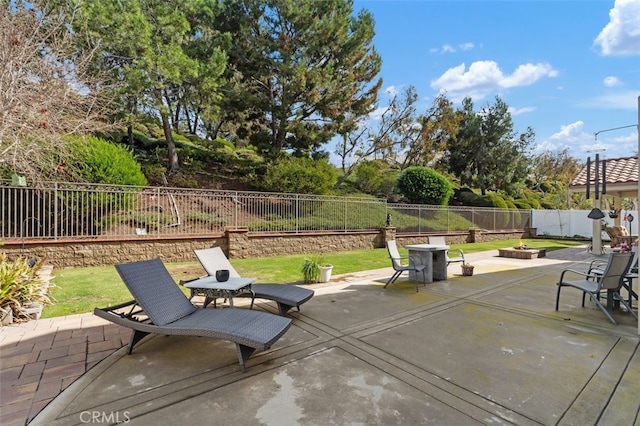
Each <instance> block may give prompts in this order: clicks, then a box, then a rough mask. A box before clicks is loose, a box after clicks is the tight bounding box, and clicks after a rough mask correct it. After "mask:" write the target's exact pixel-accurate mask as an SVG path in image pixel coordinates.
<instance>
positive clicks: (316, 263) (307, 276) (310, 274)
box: [301, 255, 326, 284]
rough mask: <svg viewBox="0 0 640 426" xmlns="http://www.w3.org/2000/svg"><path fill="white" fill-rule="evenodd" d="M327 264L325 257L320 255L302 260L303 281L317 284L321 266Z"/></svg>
mask: <svg viewBox="0 0 640 426" xmlns="http://www.w3.org/2000/svg"><path fill="white" fill-rule="evenodd" d="M321 266H326V264H325V263H324V258H323V257H322V256H320V255H315V256H309V257H306V258H305V259H304V261H303V262H302V268H301V271H302V281H303V282H304V283H305V284H315V283H317V282H318V276H319V275H320V267H321Z"/></svg>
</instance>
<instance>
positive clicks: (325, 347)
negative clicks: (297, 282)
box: [0, 248, 640, 425]
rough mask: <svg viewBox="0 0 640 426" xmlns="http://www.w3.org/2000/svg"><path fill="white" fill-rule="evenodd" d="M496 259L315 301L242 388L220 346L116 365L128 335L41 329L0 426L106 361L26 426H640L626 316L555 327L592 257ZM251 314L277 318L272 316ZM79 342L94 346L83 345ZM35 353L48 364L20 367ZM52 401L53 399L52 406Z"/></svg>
mask: <svg viewBox="0 0 640 426" xmlns="http://www.w3.org/2000/svg"><path fill="white" fill-rule="evenodd" d="M497 254H498V253H497V250H495V251H492V252H485V253H477V254H470V255H466V257H467V258H468V259H467V260H468V261H469V262H471V263H473V264H474V266H475V274H474V276H473V277H462V276H461V272H460V267H459V265H451V266H450V267H449V279H448V280H446V281H438V282H434V283H431V284H427V285H426V286H425V287H422V286H421V287H420V291H419V292H418V293H416V292H415V286H414V285H413V283H408V282H403V281H405V280H406V275H404V276H403V277H402V278H400V279H399V280H398V282H397V284H396V285H394V286H393V287H388V288H387V289H382V286H383V285H384V283H385V282H386V280H387V279H388V277H389V276H390V275H391V274H392V270H391V268H385V269H381V270H376V271H367V272H364V273H361V274H348V275H345V276H337V277H335V279H334V280H333V282H332V283H330V284H326V285H315V286H314V290H315V291H316V295H315V297H314V298H313V299H312V300H311V301H309V302H308V303H306V304H305V305H304V306H303V307H302V310H301V312H293V313H292V314H291V315H292V316H293V317H294V318H295V319H294V324H293V326H292V327H291V329H290V330H289V331H288V332H287V333H286V334H285V335H284V337H283V338H282V339H281V340H280V341H278V342H277V344H276V345H275V346H274V347H273V348H272V350H270V351H268V352H264V353H260V354H258V355H257V356H255V357H252V358H251V359H250V360H249V362H248V365H247V367H248V371H247V373H245V374H243V373H241V372H240V370H239V368H238V365H237V359H236V354H235V352H234V350H233V346H232V345H231V344H230V343H228V342H224V341H217V340H212V339H204V338H192V337H177V336H173V337H170V338H166V337H164V336H155V337H153V338H147V339H148V340H147V339H145V341H142V342H141V343H139V344H138V346H137V347H136V350H135V351H134V353H133V354H132V355H128V356H127V355H125V354H124V350H123V349H121V350H118V351H117V352H115V353H113V354H112V355H109V356H107V355H108V354H109V353H111V352H112V351H113V350H115V349H117V348H118V347H119V346H120V345H122V342H123V341H124V342H126V338H127V334H128V331H127V330H121V329H119V328H117V327H115V326H113V325H110V324H107V323H106V322H102V321H100V320H99V319H96V318H92V317H91V316H83V317H82V318H83V321H84V322H83V323H80V322H76V323H75V324H76V325H75V327H72V328H71V329H58V328H56V326H55V323H56V321H51V320H41V321H45V322H46V321H48V323H47V326H48V327H49V331H46V330H45V328H46V327H44V324H43V327H38V326H36V327H34V331H35V330H37V331H38V333H37V337H33V336H32V335H30V333H29V332H26V333H24V336H22V337H21V338H18V337H16V336H17V335H16V334H15V333H14V334H11V333H9V332H8V331H7V329H10V327H9V328H4V329H2V330H0V338H1V339H2V340H1V343H0V345H1V348H2V377H3V385H2V396H3V398H2V406H1V407H0V408H1V409H2V417H0V421H1V422H2V424H3V425H5V424H6V425H9V424H15V425H18V424H24V420H25V419H26V417H27V416H34V415H35V414H36V412H37V410H38V409H40V408H41V406H42V405H44V403H43V402H42V401H45V400H46V399H43V398H39V399H38V398H37V397H33V394H35V395H38V393H39V392H41V389H43V388H47V386H50V385H47V383H49V381H48V380H46V379H47V378H51V377H52V374H53V373H52V372H57V373H58V375H57V377H58V378H59V379H60V383H62V382H63V381H64V380H65V377H64V375H65V373H64V372H65V371H66V374H67V375H68V377H67V380H68V381H71V380H72V379H73V378H76V377H78V375H79V374H81V371H80V370H82V369H84V368H85V366H86V365H88V366H91V365H92V364H93V363H95V362H96V361H97V358H101V357H104V356H106V358H105V359H104V360H103V361H102V362H100V363H98V364H97V365H95V367H93V368H91V369H90V370H89V371H88V372H87V373H85V374H84V375H82V376H80V377H79V378H78V379H77V380H75V382H74V383H73V384H72V385H71V386H69V387H68V388H67V389H66V390H64V391H63V392H62V393H61V394H60V395H58V396H57V397H55V398H54V399H53V401H52V402H51V403H50V404H49V405H48V406H47V407H46V408H45V409H44V410H43V411H42V412H40V414H39V415H37V416H36V417H35V419H34V420H33V421H32V423H31V424H33V425H40V424H42V425H68V424H81V423H83V422H86V420H87V418H88V417H87V416H98V417H97V419H98V420H102V421H103V422H105V423H106V422H107V421H106V420H109V419H110V421H111V423H116V422H117V421H121V422H122V421H125V420H127V421H128V423H131V424H145V425H146V424H175V423H178V422H184V420H185V419H188V421H189V422H199V423H201V424H210V423H211V422H212V421H215V422H216V424H234V425H235V424H238V425H257V424H272V425H285V424H303V423H306V424H347V423H351V424H354V423H358V424H385V425H386V424H409V423H413V424H486V423H500V424H543V425H552V424H553V425H555V424H595V423H597V424H634V423H636V424H637V422H638V421H639V419H640V400H639V399H638V398H637V395H638V394H639V393H640V381H639V380H638V378H640V338H639V336H638V328H637V327H638V326H637V321H636V320H635V319H634V318H633V317H631V315H629V314H626V313H623V312H620V311H617V312H615V313H614V316H615V318H616V320H617V321H618V322H619V323H620V325H618V326H615V325H613V324H611V323H610V322H609V321H608V320H607V318H606V317H605V316H604V315H603V314H602V313H601V312H600V311H599V310H598V309H597V308H596V307H595V306H594V304H593V303H589V302H587V305H586V307H585V308H582V307H580V299H581V295H580V293H579V292H578V291H569V290H567V291H566V293H565V292H563V294H562V299H561V304H560V310H559V311H558V312H556V311H554V302H555V292H556V286H555V282H556V281H557V279H558V277H559V275H560V271H561V270H562V269H565V268H568V267H575V268H579V269H582V268H584V267H585V266H586V264H587V263H588V262H589V261H590V260H591V259H593V258H595V256H593V255H591V254H589V253H587V252H586V250H585V248H574V249H564V250H558V251H553V252H549V253H547V256H546V257H544V258H537V259H531V260H522V259H512V258H500V257H498V256H497ZM238 304H240V303H238ZM258 306H259V307H260V308H262V309H268V310H270V311H271V312H276V311H275V307H274V306H272V304H269V305H266V304H261V303H259V304H258ZM210 309H211V308H210ZM61 321H62V320H61ZM38 323H40V321H38ZM82 329H87V330H88V329H92V332H91V333H90V334H85V335H84V336H85V337H83V338H82V339H81V338H80V336H81V335H82V333H81V330H82ZM62 334H65V335H68V338H73V336H74V335H76V336H78V338H79V339H80V340H81V341H78V342H77V345H78V346H77V349H76V353H77V354H79V355H77V356H76V357H77V358H78V360H77V361H76V362H75V363H74V364H73V365H77V366H76V367H69V366H59V367H57V368H56V367H51V368H50V369H48V368H46V367H47V366H46V362H45V361H46V360H51V359H54V360H55V359H58V358H56V357H54V356H53V355H52V352H51V351H54V350H55V347H56V346H55V344H56V342H58V345H59V346H61V344H60V343H59V342H61V341H62V339H59V338H58V336H60V335H62ZM87 336H89V337H87ZM47 339H48V340H47ZM45 341H46V342H49V343H50V346H51V347H48V348H46V347H45V346H47V344H45V343H43V342H45ZM80 345H83V346H82V349H81V348H80ZM28 347H30V348H31V349H33V348H36V349H38V350H39V351H40V352H39V353H40V354H43V353H46V354H48V355H46V356H44V357H43V358H46V359H41V357H42V355H38V354H36V355H31V350H29V351H28V352H26V351H24V348H28ZM69 347H71V346H69ZM19 348H23V351H24V353H22V351H21V350H20V349H19ZM98 349H101V350H100V351H98ZM62 352H63V351H62V350H60V353H62ZM70 352H71V351H67V353H66V354H65V355H60V356H59V358H62V357H71V356H73V354H71V353H70ZM21 353H22V355H20V354H21ZM98 353H100V354H101V355H96V354H98ZM18 356H21V357H22V358H21V359H22V360H23V361H24V364H25V366H24V368H23V369H21V371H17V370H18V369H19V368H18V366H17V365H16V364H17V363H16V362H15V361H14V359H15V357H18ZM47 356H48V358H47ZM82 357H84V358H83V360H80V358H82ZM83 361H84V362H83ZM80 364H82V367H81V366H80ZM26 369H30V370H31V371H32V372H31V375H30V376H31V377H37V376H38V374H39V377H40V379H39V381H38V383H36V384H35V385H31V388H29V389H32V390H33V392H32V394H31V396H30V395H29V394H28V392H29V391H28V390H27V389H24V391H23V392H15V391H16V389H17V387H16V386H18V385H16V386H13V387H11V386H9V385H10V384H9V382H8V380H15V381H19V380H26V378H25V377H22V374H23V373H24V371H23V370H26ZM38 369H40V373H38V372H37V371H36V370H38ZM159 371H161V372H162V374H158V372H159ZM47 373H48V374H47ZM56 383H58V382H56ZM54 387H55V386H54ZM12 391H13V394H12V393H11V392H12ZM59 391H60V386H58V388H57V391H56V390H55V389H53V390H50V391H49V393H50V394H51V396H50V397H51V398H53V397H54V396H55V395H57V392H59ZM8 395H9V396H11V397H12V398H11V399H7V396H8ZM29 398H31V402H32V403H33V407H34V408H30V410H31V411H30V413H29V410H27V412H26V413H25V412H24V410H23V412H21V413H22V414H23V417H22V421H21V422H20V416H19V415H17V414H16V413H18V412H19V411H18V410H17V408H16V407H17V405H16V404H18V403H19V402H20V401H22V402H23V404H22V405H23V406H24V405H26V403H25V402H24V401H27V400H28V399H29ZM36 399H38V400H36ZM38 401H40V402H39V403H38ZM7 413H14V415H13V416H10V415H8V414H7ZM83 416H84V418H83ZM105 419H106V420H105Z"/></svg>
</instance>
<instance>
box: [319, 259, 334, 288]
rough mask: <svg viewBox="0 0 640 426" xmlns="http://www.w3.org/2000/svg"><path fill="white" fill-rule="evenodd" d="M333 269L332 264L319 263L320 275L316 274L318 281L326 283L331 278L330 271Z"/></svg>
mask: <svg viewBox="0 0 640 426" xmlns="http://www.w3.org/2000/svg"><path fill="white" fill-rule="evenodd" d="M332 271H333V265H331V264H329V263H325V264H322V265H320V275H319V276H318V282H319V283H328V282H329V280H330V279H331V272H332Z"/></svg>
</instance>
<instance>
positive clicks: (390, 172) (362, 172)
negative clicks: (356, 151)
mask: <svg viewBox="0 0 640 426" xmlns="http://www.w3.org/2000/svg"><path fill="white" fill-rule="evenodd" d="M354 175H355V185H356V188H357V189H358V190H359V191H361V192H364V193H365V194H371V195H375V196H378V197H385V198H389V197H391V196H392V195H393V190H394V187H395V181H396V179H397V175H398V169H392V168H391V167H390V166H389V165H388V164H387V163H385V162H384V161H381V160H373V161H363V162H362V163H360V164H358V167H356V169H355V172H354Z"/></svg>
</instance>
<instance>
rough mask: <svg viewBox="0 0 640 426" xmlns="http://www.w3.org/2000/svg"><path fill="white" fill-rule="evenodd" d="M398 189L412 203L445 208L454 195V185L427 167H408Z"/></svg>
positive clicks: (401, 177) (402, 174) (403, 173)
mask: <svg viewBox="0 0 640 426" xmlns="http://www.w3.org/2000/svg"><path fill="white" fill-rule="evenodd" d="M396 188H397V189H398V192H400V193H401V194H402V195H403V196H404V197H406V198H407V200H409V202H410V203H415V204H435V205H441V206H445V205H447V203H448V202H449V199H450V198H451V196H452V195H453V185H452V184H451V182H449V181H448V180H447V178H445V177H444V176H443V175H441V174H440V173H438V172H436V171H435V170H433V169H430V168H427V167H417V166H414V167H408V168H407V169H405V170H404V171H403V172H402V173H401V174H400V176H399V177H398V180H397V182H396Z"/></svg>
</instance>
